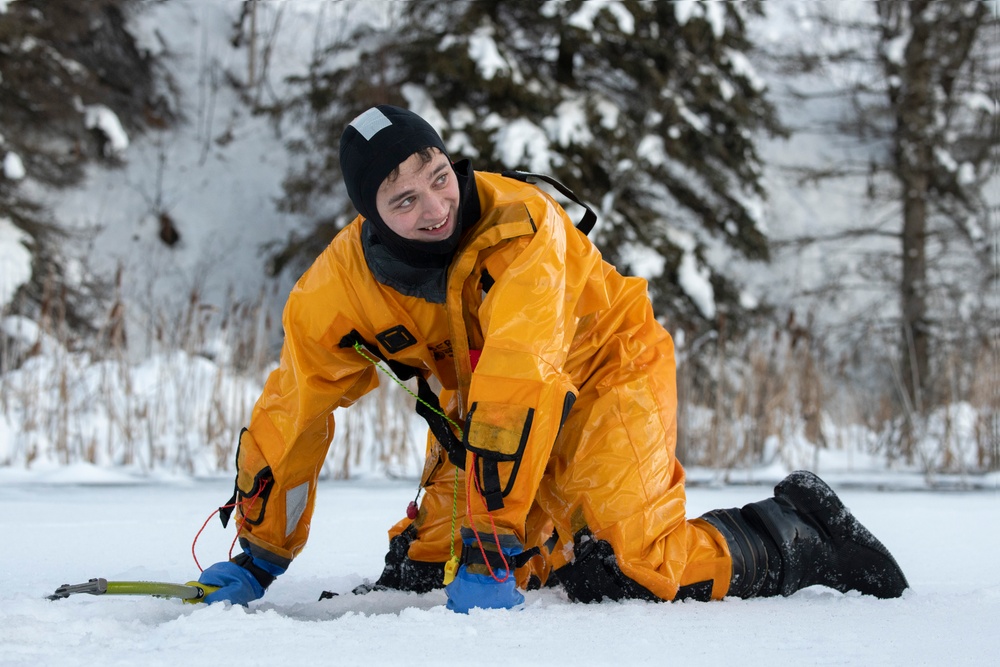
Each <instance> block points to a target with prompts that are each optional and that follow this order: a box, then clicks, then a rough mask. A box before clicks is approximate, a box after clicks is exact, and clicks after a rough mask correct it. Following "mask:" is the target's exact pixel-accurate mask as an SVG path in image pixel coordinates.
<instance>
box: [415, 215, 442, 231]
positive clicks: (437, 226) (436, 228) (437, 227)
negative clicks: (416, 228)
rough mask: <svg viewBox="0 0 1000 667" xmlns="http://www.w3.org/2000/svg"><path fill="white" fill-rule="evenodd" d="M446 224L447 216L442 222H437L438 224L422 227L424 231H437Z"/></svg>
mask: <svg viewBox="0 0 1000 667" xmlns="http://www.w3.org/2000/svg"><path fill="white" fill-rule="evenodd" d="M446 224H448V218H445V219H444V220H442V221H441V222H439V223H437V224H436V225H431V226H430V227H421V228H420V229H421V230H422V231H425V232H433V231H437V230H438V229H441V228H442V227H444V226H445V225H446Z"/></svg>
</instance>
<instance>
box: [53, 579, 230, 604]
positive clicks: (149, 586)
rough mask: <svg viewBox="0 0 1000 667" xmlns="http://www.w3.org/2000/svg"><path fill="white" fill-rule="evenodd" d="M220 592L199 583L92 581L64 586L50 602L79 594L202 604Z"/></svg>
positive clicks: (216, 588)
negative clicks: (141, 597)
mask: <svg viewBox="0 0 1000 667" xmlns="http://www.w3.org/2000/svg"><path fill="white" fill-rule="evenodd" d="M216 590H218V587H216V586H206V585H205V584H200V583H198V582H197V581H189V582H188V583H186V584H171V583H166V582H162V581H108V580H107V579H91V580H90V581H88V582H87V583H85V584H63V585H62V586H60V587H59V588H57V589H56V592H55V593H53V594H52V595H50V596H49V599H50V600H62V599H63V598H68V597H69V596H70V595H75V594H77V593H88V594H90V595H152V596H153V597H158V598H180V599H182V600H184V601H185V602H191V603H195V602H201V601H202V600H203V599H204V598H205V596H206V595H208V594H209V593H212V592H213V591H216Z"/></svg>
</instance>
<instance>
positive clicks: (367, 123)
mask: <svg viewBox="0 0 1000 667" xmlns="http://www.w3.org/2000/svg"><path fill="white" fill-rule="evenodd" d="M390 125H392V121H391V120H389V119H388V118H386V116H385V114H384V113H382V112H381V111H379V110H378V109H376V108H374V107H372V108H371V109H369V110H368V111H366V112H364V113H363V114H361V115H360V116H358V117H357V118H355V119H354V120H352V121H351V127H353V128H354V129H355V130H357V131H358V132H360V133H361V136H362V137H364V138H365V141H371V140H372V137H374V136H375V135H376V134H378V131H379V130H382V129H385V128H387V127H389V126H390Z"/></svg>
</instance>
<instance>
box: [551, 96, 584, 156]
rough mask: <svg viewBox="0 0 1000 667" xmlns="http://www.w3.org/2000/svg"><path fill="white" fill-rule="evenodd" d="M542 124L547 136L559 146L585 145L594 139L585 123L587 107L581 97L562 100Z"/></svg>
mask: <svg viewBox="0 0 1000 667" xmlns="http://www.w3.org/2000/svg"><path fill="white" fill-rule="evenodd" d="M542 125H543V126H544V127H545V129H546V130H547V131H548V133H549V137H550V138H551V139H553V140H554V141H555V142H556V143H557V144H559V145H560V146H564V147H565V146H569V145H570V144H577V145H578V146H585V145H587V144H589V143H590V142H591V141H593V139H594V135H593V134H591V132H590V125H589V124H588V123H587V109H586V107H585V106H584V103H583V100H582V99H577V100H564V101H562V102H560V103H559V106H557V107H556V115H555V116H554V117H549V118H546V119H545V120H544V121H543V122H542Z"/></svg>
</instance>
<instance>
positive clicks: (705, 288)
mask: <svg viewBox="0 0 1000 667" xmlns="http://www.w3.org/2000/svg"><path fill="white" fill-rule="evenodd" d="M710 277H711V272H710V271H709V270H708V267H704V266H699V265H698V258H697V257H695V255H694V253H693V252H685V253H684V256H683V257H681V264H680V266H678V267H677V282H678V284H679V285H680V286H681V289H682V290H684V293H685V294H687V295H688V297H690V299H691V301H693V302H694V305H695V306H697V308H698V310H700V311H701V314H702V315H704V316H705V317H706V318H707V319H712V318H713V317H715V290H713V289H712V283H711V282H710V281H709V278H710Z"/></svg>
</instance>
